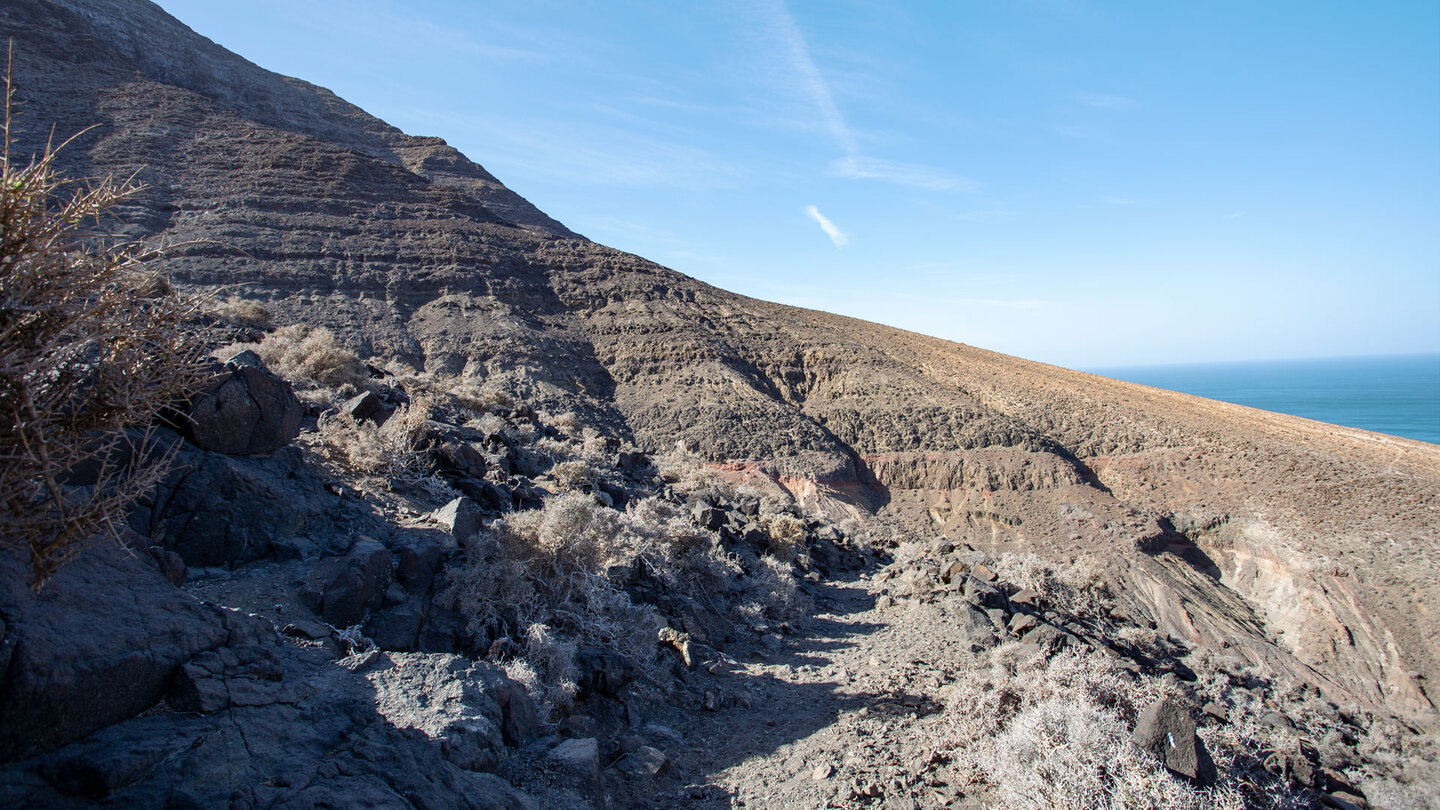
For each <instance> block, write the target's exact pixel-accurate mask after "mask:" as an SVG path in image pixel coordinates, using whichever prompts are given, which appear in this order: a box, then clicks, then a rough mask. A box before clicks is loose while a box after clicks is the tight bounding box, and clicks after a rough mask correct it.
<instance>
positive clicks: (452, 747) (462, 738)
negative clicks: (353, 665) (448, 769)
mask: <svg viewBox="0 0 1440 810" xmlns="http://www.w3.org/2000/svg"><path fill="white" fill-rule="evenodd" d="M363 674H364V676H365V677H366V679H367V680H369V681H370V683H371V684H373V685H374V687H375V706H376V709H377V710H378V711H379V712H380V714H382V715H384V716H385V717H386V718H387V719H388V720H389V721H390V722H391V723H392V724H394V725H395V726H397V727H399V728H412V729H416V730H418V731H420V732H421V733H423V734H424V735H425V736H427V737H429V738H430V739H432V740H435V741H437V742H439V743H440V747H441V750H442V751H444V752H445V756H446V758H447V759H449V760H450V761H451V762H453V763H455V764H456V765H458V766H459V767H461V768H464V769H465V770H472V771H473V770H491V769H493V768H494V767H495V765H496V764H497V763H498V761H499V756H500V752H501V750H502V748H503V747H504V745H505V744H506V742H507V741H509V742H511V744H517V743H519V744H523V743H525V742H529V740H530V739H531V738H533V735H534V724H533V719H534V706H533V704H532V703H531V702H530V701H529V698H528V697H526V696H525V693H524V689H523V688H521V687H520V685H519V684H517V683H515V682H514V681H512V680H510V679H509V678H508V677H506V676H505V674H504V672H503V671H502V670H500V669H499V668H498V667H495V666H493V665H491V664H486V663H483V662H472V661H469V660H467V659H465V658H462V657H460V656H458V655H448V654H430V653H383V654H381V655H380V656H379V657H377V658H376V660H375V661H374V662H373V663H372V664H371V665H370V666H369V667H367V668H366V669H365V670H364V671H363Z"/></svg>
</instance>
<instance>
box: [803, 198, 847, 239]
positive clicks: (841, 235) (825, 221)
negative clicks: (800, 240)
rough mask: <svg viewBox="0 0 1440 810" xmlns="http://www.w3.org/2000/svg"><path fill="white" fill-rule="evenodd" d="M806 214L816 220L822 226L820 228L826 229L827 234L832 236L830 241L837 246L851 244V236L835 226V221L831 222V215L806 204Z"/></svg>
mask: <svg viewBox="0 0 1440 810" xmlns="http://www.w3.org/2000/svg"><path fill="white" fill-rule="evenodd" d="M805 215H806V216H808V217H810V218H811V219H813V220H815V222H816V224H818V225H819V226H820V230H822V231H824V232H825V235H826V236H828V237H830V241H831V242H834V243H835V247H845V246H846V245H848V244H850V237H848V236H846V235H845V232H844V231H841V230H840V229H839V228H837V227H835V223H833V222H831V221H830V218H829V217H827V216H825V215H824V214H822V213H820V209H819V208H816V207H815V206H813V205H807V206H805Z"/></svg>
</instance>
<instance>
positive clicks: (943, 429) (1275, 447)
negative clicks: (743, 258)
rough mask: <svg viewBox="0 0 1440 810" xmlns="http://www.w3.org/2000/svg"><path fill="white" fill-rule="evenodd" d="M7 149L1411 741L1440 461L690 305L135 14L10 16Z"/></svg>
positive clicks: (366, 342) (303, 308) (329, 101)
mask: <svg viewBox="0 0 1440 810" xmlns="http://www.w3.org/2000/svg"><path fill="white" fill-rule="evenodd" d="M0 29H3V33H4V35H5V36H8V37H13V38H14V40H15V48H16V57H15V60H16V79H17V85H18V92H17V97H18V98H19V100H20V102H21V104H22V107H21V115H22V117H21V119H20V123H21V125H22V126H24V127H27V130H26V131H25V132H22V133H21V134H20V135H19V136H18V138H17V144H16V145H17V147H19V148H20V149H22V150H34V149H38V148H40V147H41V146H43V143H44V140H45V138H46V137H47V136H48V133H49V131H50V125H51V124H52V123H53V124H55V127H56V132H57V133H58V134H59V135H61V136H68V135H69V134H70V133H73V132H78V131H80V130H82V129H84V128H85V127H87V126H90V125H92V124H95V125H97V126H96V128H95V129H94V130H92V131H90V132H87V133H86V134H85V135H83V136H81V137H80V138H79V139H78V141H77V142H76V143H75V144H74V145H73V146H72V147H71V148H70V149H69V150H68V151H67V153H66V155H67V160H69V161H70V163H69V166H70V169H71V170H72V171H73V172H75V173H79V174H91V175H94V174H104V173H114V174H121V175H130V174H135V175H136V176H137V178H138V179H139V180H140V181H142V182H144V183H145V184H147V186H148V189H147V191H146V192H145V193H144V194H142V195H141V196H140V197H139V198H137V201H136V203H135V204H134V205H133V206H132V207H130V208H128V209H127V210H125V211H124V212H122V213H123V218H124V221H125V226H124V228H125V229H126V230H128V231H129V232H130V233H131V234H133V235H139V236H144V237H147V238H155V239H158V240H164V241H168V242H190V241H192V240H199V241H195V242H194V243H193V244H189V245H186V246H183V247H182V248H180V249H178V250H177V251H176V252H175V253H174V258H172V259H171V260H170V261H169V262H168V263H167V265H166V268H165V269H166V270H167V271H168V272H169V273H170V274H171V275H172V278H173V279H175V280H176V281H177V282H180V283H183V284H189V285H196V286H205V287H210V286H226V287H229V288H230V289H231V290H232V291H233V292H235V293H236V294H239V295H242V296H244V297H246V298H250V299H254V300H257V301H260V302H263V303H264V304H265V305H266V306H267V307H268V308H270V309H271V310H272V311H274V312H275V313H276V314H277V315H278V316H279V320H281V321H282V322H304V323H312V324H322V325H326V326H329V327H331V328H333V329H334V330H335V331H336V332H337V333H339V334H341V335H342V336H343V337H344V338H345V339H346V340H347V341H348V342H350V343H352V344H353V345H354V346H355V347H356V348H358V349H360V350H362V351H363V352H364V353H367V354H374V355H378V356H385V357H394V358H398V359H400V360H402V361H404V362H406V363H409V364H411V365H414V366H415V367H417V368H423V369H425V370H428V371H432V372H435V373H439V374H447V375H454V376H456V377H459V378H463V379H469V380H475V381H479V380H492V381H497V382H501V383H503V384H504V385H506V386H507V387H509V388H511V389H514V390H517V391H519V392H521V394H522V395H523V396H526V397H527V398H529V399H531V400H534V401H536V402H538V403H540V404H542V405H544V406H545V407H548V408H551V409H553V410H556V411H562V410H574V411H576V412H577V413H579V414H580V415H581V416H582V418H583V419H584V420H586V421H589V422H592V423H594V424H596V425H599V426H602V427H604V428H605V429H607V430H608V431H610V432H612V433H613V434H615V435H618V436H621V437H623V438H626V439H628V440H631V441H633V442H635V443H636V444H637V445H639V446H641V447H643V448H647V449H661V448H668V447H671V446H673V445H674V444H676V443H677V442H680V443H683V444H685V445H686V446H688V447H690V448H692V449H694V450H696V451H698V452H700V453H702V454H703V455H705V456H707V457H708V458H710V459H712V460H714V461H716V462H721V461H724V462H734V463H732V464H730V465H729V466H728V467H727V469H729V470H732V471H734V472H736V474H745V473H750V472H754V471H758V472H761V473H763V474H766V475H770V476H772V477H775V478H776V479H778V480H780V481H781V482H782V483H784V484H786V486H788V487H790V488H791V489H792V490H793V491H795V492H797V493H799V494H801V495H804V496H806V497H808V498H809V499H811V501H812V502H814V503H815V504H817V505H819V506H825V507H829V508H837V509H844V508H847V507H848V508H854V509H859V510H863V511H872V510H878V511H880V512H881V513H883V514H884V515H887V516H889V517H890V518H892V519H894V520H895V521H897V522H898V523H899V524H900V525H903V526H905V527H907V529H908V531H910V532H911V533H922V532H923V533H934V534H940V533H945V534H948V535H949V536H951V537H955V538H960V537H964V538H967V539H970V540H971V541H972V542H978V543H984V544H987V545H996V546H1018V547H1025V548H1030V549H1034V550H1036V551H1039V552H1042V553H1046V554H1050V555H1054V556H1074V555H1085V556H1089V557H1092V558H1095V559H1098V560H1101V561H1103V562H1104V563H1105V564H1106V565H1107V566H1108V568H1109V570H1110V571H1111V574H1112V576H1113V577H1114V578H1115V579H1116V581H1117V582H1122V583H1125V587H1126V592H1127V595H1128V597H1129V598H1130V599H1131V600H1132V601H1133V602H1134V603H1135V605H1136V606H1137V607H1138V608H1139V609H1140V610H1142V611H1143V612H1145V613H1146V614H1149V615H1151V616H1153V617H1154V619H1155V620H1156V621H1157V623H1158V624H1159V625H1160V628H1161V630H1162V631H1164V632H1167V633H1169V634H1171V635H1172V636H1174V637H1176V638H1183V639H1186V640H1188V641H1189V642H1191V643H1195V644H1220V643H1226V644H1229V645H1232V646H1234V647H1235V648H1236V649H1237V650H1239V651H1241V652H1242V653H1243V654H1244V655H1246V656H1247V657H1249V658H1251V659H1252V660H1254V661H1257V662H1266V663H1267V664H1268V665H1270V666H1272V667H1275V668H1277V669H1279V670H1281V671H1282V672H1289V673H1292V674H1295V675H1297V676H1299V677H1303V678H1305V679H1308V680H1310V681H1313V682H1315V683H1317V684H1319V685H1321V686H1322V687H1323V688H1324V689H1326V690H1327V691H1329V692H1330V693H1332V694H1333V695H1334V697H1335V699H1337V700H1342V699H1343V700H1358V701H1361V702H1364V703H1366V704H1369V705H1373V706H1381V705H1385V706H1388V707H1390V708H1391V709H1393V710H1397V711H1401V712H1405V713H1410V714H1413V715H1417V716H1427V717H1433V714H1434V711H1435V704H1434V698H1433V697H1432V696H1431V695H1427V693H1426V691H1425V690H1426V683H1427V682H1426V680H1425V678H1426V677H1427V676H1429V677H1435V676H1437V675H1440V630H1437V629H1436V628H1437V627H1440V621H1437V619H1440V616H1437V615H1436V605H1437V603H1440V602H1437V599H1440V578H1437V572H1440V559H1437V550H1436V540H1437V537H1436V535H1437V533H1440V532H1437V527H1440V498H1437V493H1440V447H1436V446H1433V445H1428V444H1423V443H1419V442H1412V441H1407V440H1403V439H1397V438H1393V437H1387V436H1380V435H1377V434H1371V433H1367V432H1364V431H1358V430H1352V429H1348V428H1339V427H1335V426H1331V425H1324V424H1321V423H1316V422H1311V421H1307V420H1303V419H1298V418H1294V417H1287V416H1280V415H1276V414H1270V413H1265V412H1261V411H1255V410H1252V409H1247V408H1242V407H1239V406H1231V405H1225V404H1222V403H1216V402H1211V401H1207V400H1203V399H1199V398H1195V397H1190V396H1186V395H1182V394H1174V393H1169V392H1164V391H1158V390H1154V389H1147V388H1144V387H1141V386H1136V385H1132V384H1128V383H1121V382H1116V381H1112V380H1106V379H1103V378H1098V377H1094V376H1091V375H1086V374H1080V373H1077V372H1071V371H1066V370H1063V369H1057V368H1054V367H1050V366H1044V365H1041V364H1037V363H1031V362H1027V361H1023V360H1018V359H1015V358H1010V357H1006V356H1003V355H998V354H994V353H991V352H986V351H983V350H979V349H975V348H971V347H968V346H964V345H960V344H955V343H950V342H947V341H941V340H937V339H933V338H928V337H924V336H921V335H916V334H913V333H909V332H904V331H902V330H898V329H893V328H889V327H884V326H880V325H877V324H870V323H865V322H862V321H857V320H854V319H849V318H844V317H841V316H836V315H830V314H826V313H820V312H813V311H808V310H802V309H797V308H793V307H785V306H781V305H777V304H771V303H767V302H763V301H757V300H754V299H750V298H746V297H744V296H739V295H735V294H732V293H728V292H725V291H723V290H719V289H716V288H714V287H711V286H709V285H706V284H703V283H701V282H699V281H696V280H694V279H690V278H688V277H686V276H683V275H681V274H678V273H675V272H673V271H670V270H667V269H666V268H663V267H660V266H658V265H656V264H654V263H651V262H648V261H646V260H644V259H641V258H638V257H635V256H631V255H629V254H625V253H622V252H619V251H615V250H612V249H609V248H606V247H603V246H601V245H597V244H595V243H593V242H590V241H588V240H585V239H583V238H581V237H579V236H577V235H576V234H574V233H572V232H571V231H569V230H568V229H566V228H565V227H564V226H563V225H561V224H559V223H558V222H556V221H554V220H553V219H551V218H549V217H548V216H546V215H545V214H543V213H542V212H540V211H539V210H538V209H536V208H535V207H534V206H532V205H530V204H529V203H528V202H526V201H525V200H523V199H522V198H520V197H519V196H518V195H516V194H514V193H513V192H511V191H510V190H509V189H507V188H505V187H504V185H503V184H501V183H500V182H499V181H498V180H496V179H495V178H494V177H493V176H491V175H490V174H489V173H488V172H486V171H485V170H484V169H483V168H482V167H480V166H479V165H477V164H475V163H472V162H470V161H469V160H468V159H466V158H465V157H464V156H463V155H460V154H459V153H458V152H457V151H455V150H454V149H452V148H450V147H449V146H447V145H445V144H444V142H443V141H441V140H439V139H435V138H417V137H412V136H407V135H404V134H403V133H400V132H399V131H398V130H395V129H394V128H393V127H390V126H388V125H386V124H384V123H383V122H381V121H378V120H377V119H374V118H372V117H370V116H368V115H366V114H365V113H364V112H362V111H360V110H359V109H357V108H355V107H354V106H352V105H349V104H347V103H346V102H344V101H342V100H340V99H338V98H337V97H335V96H334V95H333V94H332V93H329V92H328V91H326V90H323V89H321V88H317V87H314V86H313V85H309V84H306V83H304V82H301V81H298V80H295V79H288V78H285V77H280V76H277V75H275V74H272V73H269V72H267V71H264V70H262V69H260V68H258V67H256V66H254V65H252V64H250V63H248V62H245V61H244V60H243V59H240V58H239V57H237V56H235V55H233V54H230V53H228V52H226V51H224V50H223V49H221V48H219V47H218V46H216V45H215V44H214V43H211V42H209V41H208V40H206V39H204V38H203V37H200V36H198V35H196V34H194V33H193V32H191V31H189V30H188V29H187V28H185V27H184V26H183V25H182V24H180V23H179V22H177V21H175V20H174V19H172V18H170V17H169V16H168V15H166V14H165V13H164V12H163V11H161V10H160V9H159V8H158V7H156V6H154V5H153V4H150V3H147V2H143V1H142V0H83V2H82V0H11V2H7V3H6V4H5V5H4V6H3V7H0Z"/></svg>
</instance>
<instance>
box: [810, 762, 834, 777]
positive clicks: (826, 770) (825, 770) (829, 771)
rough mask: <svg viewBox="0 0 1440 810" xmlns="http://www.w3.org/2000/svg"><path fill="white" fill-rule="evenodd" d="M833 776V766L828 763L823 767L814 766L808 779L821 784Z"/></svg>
mask: <svg viewBox="0 0 1440 810" xmlns="http://www.w3.org/2000/svg"><path fill="white" fill-rule="evenodd" d="M834 775H835V766H834V765H831V764H830V763H828V762H827V763H825V764H824V765H816V766H815V770H813V771H811V772H810V778H811V779H814V780H815V781H816V782H823V781H824V780H826V779H829V778H830V777H831V776H834Z"/></svg>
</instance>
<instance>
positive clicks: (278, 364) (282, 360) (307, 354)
mask: <svg viewBox="0 0 1440 810" xmlns="http://www.w3.org/2000/svg"><path fill="white" fill-rule="evenodd" d="M249 348H252V349H254V350H255V353H256V354H259V355H260V358H261V359H262V360H264V361H265V365H266V366H268V367H269V368H270V370H271V371H274V372H275V373H276V374H279V375H280V376H282V377H285V378H286V379H288V380H291V381H292V382H300V383H309V384H311V385H316V386H320V387H322V388H340V387H341V386H344V385H347V384H348V385H353V386H356V387H363V386H364V385H365V384H366V383H368V382H369V380H370V375H369V373H368V372H367V371H366V369H365V364H364V363H362V362H360V358H359V356H358V355H356V354H355V352H353V351H351V350H349V349H347V348H345V347H343V346H341V345H340V344H339V342H337V341H336V339H335V334H334V333H333V332H331V331H330V330H329V329H326V328H325V327H323V326H306V325H304V324H295V325H292V326H282V327H280V328H279V329H276V330H275V331H274V332H271V333H270V334H268V335H266V336H265V339H264V340H262V341H260V342H259V343H258V344H256V345H254V346H250V347H249Z"/></svg>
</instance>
